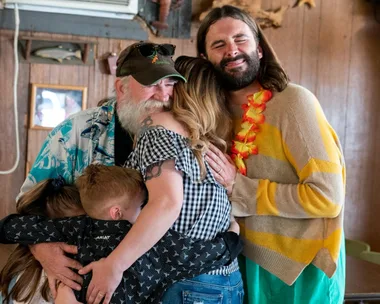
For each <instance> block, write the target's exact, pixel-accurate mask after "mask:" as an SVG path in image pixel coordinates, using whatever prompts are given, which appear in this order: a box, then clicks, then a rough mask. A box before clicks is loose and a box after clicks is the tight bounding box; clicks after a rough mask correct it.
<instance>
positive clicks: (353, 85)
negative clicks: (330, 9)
mask: <svg viewBox="0 0 380 304" xmlns="http://www.w3.org/2000/svg"><path fill="white" fill-rule="evenodd" d="M352 22H353V23H352V32H351V55H350V69H349V83H348V90H347V98H348V103H347V123H346V125H345V127H346V132H345V133H346V135H345V143H346V144H345V151H344V152H345V156H346V162H347V198H346V223H345V227H346V233H347V235H348V236H350V237H353V238H357V239H362V240H365V241H367V242H369V243H370V244H371V245H372V247H373V248H374V249H376V250H378V251H380V237H379V232H380V221H379V216H380V202H379V197H380V195H379V189H380V165H379V164H380V132H379V131H380V123H379V117H380V103H379V96H380V75H379V74H380V57H379V54H380V24H379V23H376V21H375V20H374V18H373V11H372V7H371V5H369V4H366V3H365V2H362V1H354V10H353V21H352Z"/></svg>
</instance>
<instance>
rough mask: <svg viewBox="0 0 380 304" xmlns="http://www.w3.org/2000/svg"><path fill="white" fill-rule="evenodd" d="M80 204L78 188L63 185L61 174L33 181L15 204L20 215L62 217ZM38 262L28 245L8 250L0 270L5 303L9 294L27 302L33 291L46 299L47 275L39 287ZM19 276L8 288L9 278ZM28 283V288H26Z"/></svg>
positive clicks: (39, 269)
mask: <svg viewBox="0 0 380 304" xmlns="http://www.w3.org/2000/svg"><path fill="white" fill-rule="evenodd" d="M74 208H75V209H79V208H82V205H81V202H80V198H79V192H78V190H77V188H76V187H75V186H72V185H66V184H65V183H64V180H63V178H62V177H59V178H57V179H47V180H44V181H41V182H39V183H37V184H36V185H35V186H34V187H33V188H32V189H30V190H29V191H28V192H25V193H24V194H23V195H22V196H21V198H20V199H19V201H18V202H17V205H16V210H17V212H18V213H19V214H21V215H40V216H46V217H53V218H58V217H64V216H65V214H66V210H68V209H69V210H70V209H74ZM41 275H42V266H41V264H40V263H39V262H38V261H37V260H36V259H35V258H34V256H33V255H32V253H31V252H30V250H29V248H28V246H23V245H18V246H17V247H16V249H15V250H14V251H13V252H12V253H11V255H10V256H9V258H8V261H7V263H6V264H5V266H4V268H3V269H2V271H1V273H0V288H1V290H0V291H1V293H2V294H3V296H4V301H5V303H8V302H9V300H10V299H11V298H12V299H13V300H16V301H18V302H29V301H30V300H32V298H33V297H34V295H35V294H36V292H37V291H40V293H41V296H42V297H43V298H44V299H45V300H46V301H49V290H50V289H49V285H48V282H47V279H44V282H43V283H42V285H41V288H39V283H40V280H41ZM17 276H19V278H18V280H17V282H16V283H15V285H14V286H13V287H12V289H11V290H10V291H9V287H10V284H11V281H12V279H14V278H15V277H17ZM26 287H28V288H26Z"/></svg>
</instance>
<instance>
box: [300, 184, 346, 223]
mask: <svg viewBox="0 0 380 304" xmlns="http://www.w3.org/2000/svg"><path fill="white" fill-rule="evenodd" d="M297 190H298V197H299V201H300V203H301V205H302V207H303V209H304V210H305V212H307V213H308V214H310V216H312V217H336V216H338V214H339V213H340V211H341V209H342V206H341V205H340V204H334V203H333V202H332V201H330V200H329V199H327V198H326V197H324V196H323V195H322V194H321V193H320V192H319V191H318V190H316V189H313V188H312V186H311V185H308V184H299V185H298V189H297Z"/></svg>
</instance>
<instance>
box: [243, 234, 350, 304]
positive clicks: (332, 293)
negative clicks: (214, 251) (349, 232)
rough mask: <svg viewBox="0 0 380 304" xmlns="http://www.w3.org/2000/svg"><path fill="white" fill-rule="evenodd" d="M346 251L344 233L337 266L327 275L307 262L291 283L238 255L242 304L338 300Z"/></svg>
mask: <svg viewBox="0 0 380 304" xmlns="http://www.w3.org/2000/svg"><path fill="white" fill-rule="evenodd" d="M345 254H346V252H345V247H344V237H342V245H341V249H340V253H339V259H338V265H337V270H336V272H335V273H334V275H333V276H332V278H329V277H327V276H326V274H325V273H324V272H323V271H321V270H320V269H318V268H317V267H315V266H314V265H309V266H307V267H306V268H305V270H304V271H303V272H302V273H301V275H300V276H299V277H298V279H297V280H296V281H295V282H294V284H293V285H292V286H288V285H287V284H285V283H284V282H282V281H281V280H280V279H278V278H277V277H276V276H274V275H272V274H271V273H269V272H268V271H266V270H265V269H263V268H261V267H260V266H259V265H257V264H256V263H255V262H253V261H251V260H249V259H248V258H246V257H244V256H240V257H239V266H240V271H241V273H242V275H243V280H244V284H245V286H244V290H245V300H244V303H245V304H267V303H268V304H277V303H281V304H287V303H289V304H341V303H343V299H344V287H345V278H346V269H345V267H346V255H345Z"/></svg>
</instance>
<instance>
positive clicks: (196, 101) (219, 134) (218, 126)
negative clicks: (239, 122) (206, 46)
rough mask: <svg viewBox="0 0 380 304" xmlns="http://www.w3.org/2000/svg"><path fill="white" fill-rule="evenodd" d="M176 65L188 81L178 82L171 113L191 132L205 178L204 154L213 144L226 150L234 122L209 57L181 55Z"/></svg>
mask: <svg viewBox="0 0 380 304" xmlns="http://www.w3.org/2000/svg"><path fill="white" fill-rule="evenodd" d="M175 68H176V70H177V71H178V72H179V73H181V74H182V75H183V76H184V77H185V78H186V79H187V83H184V82H178V83H177V84H176V85H175V88H174V97H173V107H172V112H173V115H174V117H175V118H176V119H177V120H178V121H180V122H181V123H183V124H184V126H185V127H186V128H187V130H188V132H189V138H190V140H191V147H192V149H193V152H194V154H195V157H196V158H197V160H198V163H199V165H200V167H201V175H202V177H204V175H205V172H206V167H205V164H204V161H203V153H204V152H205V151H206V150H207V148H208V146H209V144H210V143H212V144H214V145H215V146H217V147H218V148H219V149H220V150H222V151H223V152H226V150H227V143H226V140H229V139H230V136H231V131H232V130H231V125H232V123H231V118H230V115H229V112H228V110H227V108H226V103H225V92H224V91H223V90H222V88H221V86H220V85H219V84H218V81H217V77H216V74H215V70H214V67H213V65H212V64H211V63H210V62H209V61H208V60H206V59H203V58H197V57H188V56H180V57H178V58H177V60H176V61H175Z"/></svg>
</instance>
